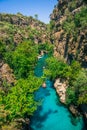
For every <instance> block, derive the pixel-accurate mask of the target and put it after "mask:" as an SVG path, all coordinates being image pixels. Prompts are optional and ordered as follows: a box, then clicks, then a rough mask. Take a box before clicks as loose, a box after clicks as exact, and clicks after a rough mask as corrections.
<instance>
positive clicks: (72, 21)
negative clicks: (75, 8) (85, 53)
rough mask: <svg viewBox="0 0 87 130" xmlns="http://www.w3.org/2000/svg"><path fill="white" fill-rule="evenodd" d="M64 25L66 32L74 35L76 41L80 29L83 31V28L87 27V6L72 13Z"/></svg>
mask: <svg viewBox="0 0 87 130" xmlns="http://www.w3.org/2000/svg"><path fill="white" fill-rule="evenodd" d="M62 26H63V29H64V30H65V31H66V33H67V34H69V35H72V36H73V39H74V41H76V40H77V37H78V33H79V32H78V31H79V30H81V31H82V29H85V28H86V27H87V7H84V8H82V9H81V11H80V12H78V13H76V14H75V15H74V16H73V15H72V14H71V15H69V16H68V18H67V20H66V21H64V23H63V24H62Z"/></svg>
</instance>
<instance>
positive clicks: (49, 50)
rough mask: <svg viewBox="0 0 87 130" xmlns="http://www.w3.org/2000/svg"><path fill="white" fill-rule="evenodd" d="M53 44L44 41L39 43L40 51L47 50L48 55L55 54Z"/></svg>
mask: <svg viewBox="0 0 87 130" xmlns="http://www.w3.org/2000/svg"><path fill="white" fill-rule="evenodd" d="M53 47H54V46H53V45H52V44H50V43H47V42H46V43H43V44H39V46H38V51H39V52H40V51H41V50H43V51H45V52H47V53H48V56H50V55H52V54H53Z"/></svg>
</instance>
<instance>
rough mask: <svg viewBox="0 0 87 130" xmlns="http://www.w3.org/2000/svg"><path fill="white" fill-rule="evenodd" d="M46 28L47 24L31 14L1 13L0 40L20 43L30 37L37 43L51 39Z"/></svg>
mask: <svg viewBox="0 0 87 130" xmlns="http://www.w3.org/2000/svg"><path fill="white" fill-rule="evenodd" d="M46 29H47V26H46V24H44V23H43V22H40V21H39V20H37V19H34V18H33V17H31V16H30V17H27V16H23V15H22V14H20V13H18V14H17V15H14V14H0V40H1V39H2V40H3V39H4V41H5V42H6V43H9V42H10V43H11V42H13V43H14V44H18V43H20V42H22V41H23V40H29V39H31V40H33V41H34V42H35V43H41V42H46V41H49V36H48V34H47V31H46Z"/></svg>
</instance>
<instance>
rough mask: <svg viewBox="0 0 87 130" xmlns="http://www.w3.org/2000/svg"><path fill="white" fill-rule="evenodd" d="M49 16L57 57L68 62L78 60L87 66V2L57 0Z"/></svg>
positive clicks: (82, 0) (81, 0) (83, 0)
mask: <svg viewBox="0 0 87 130" xmlns="http://www.w3.org/2000/svg"><path fill="white" fill-rule="evenodd" d="M50 18H51V22H50V23H51V29H52V30H53V33H52V34H53V36H54V37H55V40H54V44H55V52H54V55H56V56H57V57H60V56H61V57H64V58H65V59H66V61H67V62H68V63H69V64H70V63H71V61H72V60H78V61H79V62H80V63H81V64H82V65H83V66H84V67H86V66H87V2H86V1H85V0H59V1H58V4H57V5H56V6H55V8H54V10H53V12H52V14H51V15H50Z"/></svg>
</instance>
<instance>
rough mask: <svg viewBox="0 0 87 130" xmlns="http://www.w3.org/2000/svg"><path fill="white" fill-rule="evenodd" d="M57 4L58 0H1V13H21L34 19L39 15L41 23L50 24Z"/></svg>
mask: <svg viewBox="0 0 87 130" xmlns="http://www.w3.org/2000/svg"><path fill="white" fill-rule="evenodd" d="M56 4H57V0H0V13H10V14H16V13H18V12H20V13H22V14H23V15H26V16H33V17H34V16H35V14H38V19H39V20H40V21H43V22H45V23H49V20H50V18H49V15H50V14H51V13H52V10H53V8H54V6H55V5H56Z"/></svg>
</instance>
